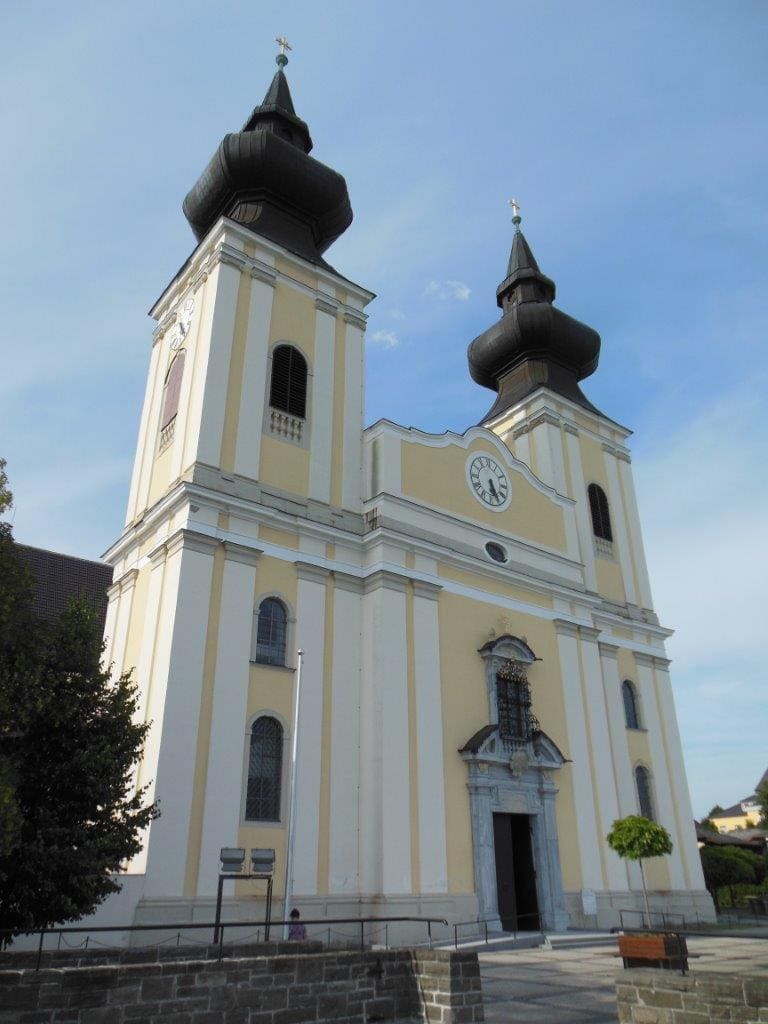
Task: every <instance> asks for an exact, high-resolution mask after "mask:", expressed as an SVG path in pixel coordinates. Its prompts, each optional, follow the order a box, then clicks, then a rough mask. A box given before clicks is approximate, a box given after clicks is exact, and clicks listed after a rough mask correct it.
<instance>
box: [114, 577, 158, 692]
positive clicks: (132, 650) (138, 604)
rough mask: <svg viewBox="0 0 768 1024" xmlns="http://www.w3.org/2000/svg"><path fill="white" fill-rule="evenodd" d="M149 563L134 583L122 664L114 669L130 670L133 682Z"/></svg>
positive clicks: (141, 630)
mask: <svg viewBox="0 0 768 1024" xmlns="http://www.w3.org/2000/svg"><path fill="white" fill-rule="evenodd" d="M151 571H152V570H151V568H150V566H149V565H145V566H143V567H142V568H141V569H140V570H139V573H138V576H137V577H136V582H135V583H134V591H133V600H132V602H131V617H130V620H129V622H128V633H127V636H126V641H125V652H124V654H123V663H122V665H116V666H115V669H116V670H117V671H120V672H131V673H132V674H133V679H134V682H138V680H137V678H136V669H137V667H138V664H139V657H140V654H141V637H142V632H143V626H144V616H145V613H146V608H147V595H148V593H149V577H150V574H151Z"/></svg>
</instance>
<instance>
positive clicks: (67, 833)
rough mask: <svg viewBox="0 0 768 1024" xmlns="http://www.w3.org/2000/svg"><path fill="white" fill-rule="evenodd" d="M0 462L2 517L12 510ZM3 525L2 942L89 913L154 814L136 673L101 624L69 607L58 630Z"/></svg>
mask: <svg viewBox="0 0 768 1024" xmlns="http://www.w3.org/2000/svg"><path fill="white" fill-rule="evenodd" d="M4 465H5V464H4V463H3V462H2V461H1V460H0V511H2V510H3V506H4V507H5V508H7V507H8V506H9V504H10V495H9V492H8V490H7V486H6V480H5V474H4ZM31 601H32V580H31V577H30V575H29V573H28V571H27V570H26V568H25V567H24V566H23V564H22V563H21V561H20V559H19V558H18V555H17V553H16V551H15V545H14V541H13V537H12V535H11V531H10V527H9V526H8V525H7V524H0V945H1V944H2V942H3V941H5V942H8V941H10V939H11V938H12V936H13V935H15V934H19V933H20V932H25V931H31V930H35V929H37V928H40V927H43V926H46V925H50V924H53V923H58V922H62V921H71V920H77V919H78V918H80V917H82V916H83V915H85V914H88V913H90V912H92V911H93V910H94V909H95V908H96V907H97V906H98V904H99V903H101V902H102V901H103V900H104V899H105V897H106V896H107V895H109V894H110V893H112V892H117V891H119V889H120V885H119V883H118V882H116V881H115V879H114V878H113V877H112V875H113V874H114V873H116V872H118V871H119V869H120V866H121V863H122V862H123V861H124V860H126V859H127V858H130V857H132V856H134V855H135V854H136V853H138V852H139V850H140V849H141V833H142V831H143V830H144V829H145V828H146V826H147V825H148V824H149V822H150V821H151V820H152V818H153V817H155V815H156V810H155V808H154V806H144V804H145V799H146V792H145V791H144V790H138V791H135V790H134V785H133V772H134V768H135V765H136V764H137V762H138V759H139V757H140V755H141V750H142V746H143V742H144V737H145V735H146V731H147V728H148V726H147V725H144V724H137V723H135V722H134V721H133V716H134V714H135V711H136V705H137V694H136V687H135V685H134V683H133V682H132V681H131V678H130V674H126V675H124V676H122V677H120V678H119V679H111V678H110V671H109V669H108V668H107V669H106V670H104V669H103V668H102V666H101V657H102V653H103V643H102V640H101V632H100V628H99V625H98V621H97V618H96V616H95V614H94V612H93V610H92V609H91V608H90V606H89V605H88V604H87V603H86V602H84V601H76V600H72V601H70V604H69V606H68V608H67V609H66V611H64V612H63V613H62V615H61V616H60V618H59V620H58V621H57V622H54V623H46V622H43V621H41V620H40V619H38V618H37V617H36V616H35V615H34V613H33V611H32V607H31Z"/></svg>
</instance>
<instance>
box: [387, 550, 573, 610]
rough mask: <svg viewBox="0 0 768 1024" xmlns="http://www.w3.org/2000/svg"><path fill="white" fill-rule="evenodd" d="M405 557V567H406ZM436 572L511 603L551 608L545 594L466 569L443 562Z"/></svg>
mask: <svg viewBox="0 0 768 1024" xmlns="http://www.w3.org/2000/svg"><path fill="white" fill-rule="evenodd" d="M407 557H408V556H406V566H407V565H408V562H407ZM412 557H413V556H411V558H412ZM437 571H438V575H439V576H440V577H441V578H443V579H446V580H453V581H454V582H455V583H461V584H462V585H463V586H466V587H475V588H477V589H479V590H484V591H485V592H486V593H489V594H498V595H499V596H500V597H506V598H508V599H509V600H511V601H522V602H526V603H527V604H536V605H540V606H541V607H542V608H552V607H553V602H552V598H551V597H549V596H548V595H547V594H541V593H539V592H538V591H535V590H525V589H523V588H522V587H512V586H510V585H509V583H506V582H505V581H504V580H496V579H491V578H489V577H488V576H484V575H482V574H481V573H476V572H471V571H469V570H466V569H457V568H456V567H455V566H453V565H447V564H446V563H445V562H440V563H439V565H438V569H437Z"/></svg>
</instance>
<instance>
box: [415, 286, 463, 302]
mask: <svg viewBox="0 0 768 1024" xmlns="http://www.w3.org/2000/svg"><path fill="white" fill-rule="evenodd" d="M424 294H425V295H431V296H434V297H435V298H437V299H443V300H445V299H456V300H457V301H458V302H466V301H467V299H468V298H469V296H470V295H471V294H472V292H471V290H470V288H469V286H468V285H466V284H464V282H463V281H430V282H429V284H428V285H427V286H426V288H425V289H424Z"/></svg>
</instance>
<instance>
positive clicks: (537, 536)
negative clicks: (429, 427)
mask: <svg viewBox="0 0 768 1024" xmlns="http://www.w3.org/2000/svg"><path fill="white" fill-rule="evenodd" d="M404 433H405V436H403V434H402V433H401V435H400V441H401V444H400V461H401V474H400V476H401V493H402V495H403V496H404V497H406V498H409V499H410V500H412V501H415V502H417V503H418V504H420V505H426V506H432V507H435V508H438V509H440V510H443V511H446V512H448V513H450V514H452V515H455V516H460V517H461V518H465V519H471V520H474V521H475V522H480V523H484V524H486V525H488V526H489V527H491V528H493V529H494V530H498V531H501V532H503V533H508V534H512V535H514V536H517V537H521V538H523V539H525V540H527V541H530V542H532V543H534V544H542V545H545V546H546V547H550V548H555V549H556V550H560V551H565V550H566V549H567V542H566V527H565V516H566V514H569V509H570V505H571V502H570V500H569V499H568V498H565V497H563V496H562V495H559V494H558V493H557V492H556V491H555V490H553V488H551V487H548V486H547V485H546V484H544V483H543V482H542V481H541V480H539V479H538V478H537V477H535V476H534V475H533V473H532V472H531V470H530V469H529V468H528V466H526V465H525V464H524V463H522V462H520V461H519V460H517V459H516V458H515V457H514V455H512V453H511V452H510V451H509V449H508V448H507V447H506V445H505V444H504V443H503V442H502V441H501V440H500V439H499V438H498V437H497V436H496V435H495V434H493V433H492V432H491V431H489V430H485V429H483V428H481V427H473V428H472V429H471V430H468V431H467V432H466V433H465V434H463V435H458V434H443V435H430V434H420V433H417V432H404ZM474 454H480V455H483V454H485V455H488V456H490V457H491V458H493V459H494V460H495V461H496V462H497V463H498V464H499V465H500V466H502V468H503V469H504V470H505V471H506V473H507V475H508V477H509V480H510V484H511V501H510V502H509V506H508V507H507V508H504V509H502V510H500V511H497V510H494V509H491V508H488V507H487V506H486V505H484V504H483V503H481V502H480V501H479V500H478V499H477V497H475V495H474V493H473V492H472V490H471V489H470V485H469V483H468V480H467V472H466V467H467V462H468V459H469V458H470V456H471V455H474Z"/></svg>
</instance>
